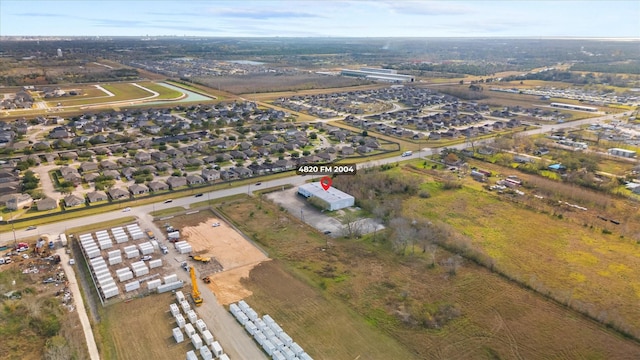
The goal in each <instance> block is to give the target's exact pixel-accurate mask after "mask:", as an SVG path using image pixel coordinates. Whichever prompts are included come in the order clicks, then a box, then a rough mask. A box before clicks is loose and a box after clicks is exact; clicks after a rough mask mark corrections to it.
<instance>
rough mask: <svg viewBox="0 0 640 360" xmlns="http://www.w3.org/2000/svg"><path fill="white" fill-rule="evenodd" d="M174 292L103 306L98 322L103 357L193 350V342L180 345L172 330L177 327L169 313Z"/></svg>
mask: <svg viewBox="0 0 640 360" xmlns="http://www.w3.org/2000/svg"><path fill="white" fill-rule="evenodd" d="M174 300H175V297H174V295H173V294H171V293H170V292H169V293H165V294H154V295H153V296H148V297H145V298H141V299H135V300H133V301H130V302H121V303H118V304H115V305H111V306H109V307H107V308H104V309H103V316H102V317H101V322H100V324H99V325H98V328H99V333H100V337H101V339H102V341H101V343H102V346H101V348H100V357H101V358H102V359H106V360H111V359H113V360H121V359H122V360H138V359H157V360H174V359H181V358H184V356H185V353H186V352H187V351H189V350H193V345H191V342H190V341H188V339H187V341H185V342H183V343H180V344H176V342H175V340H173V337H172V335H171V329H173V328H174V327H176V323H175V320H174V319H173V317H172V316H171V313H169V304H171V303H172V302H174Z"/></svg>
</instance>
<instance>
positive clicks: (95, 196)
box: [87, 190, 108, 204]
mask: <svg viewBox="0 0 640 360" xmlns="http://www.w3.org/2000/svg"><path fill="white" fill-rule="evenodd" d="M87 199H88V200H89V203H90V204H93V203H95V202H98V201H105V200H107V199H108V197H107V194H106V193H105V192H104V191H100V190H96V191H92V192H89V193H87Z"/></svg>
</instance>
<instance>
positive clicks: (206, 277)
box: [202, 276, 211, 284]
mask: <svg viewBox="0 0 640 360" xmlns="http://www.w3.org/2000/svg"><path fill="white" fill-rule="evenodd" d="M202 281H204V283H205V284H211V278H210V277H208V276H205V277H203V278H202Z"/></svg>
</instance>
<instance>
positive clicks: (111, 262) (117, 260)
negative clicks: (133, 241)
mask: <svg viewBox="0 0 640 360" xmlns="http://www.w3.org/2000/svg"><path fill="white" fill-rule="evenodd" d="M121 263H122V256H116V257H110V258H109V265H111V266H113V265H116V264H121Z"/></svg>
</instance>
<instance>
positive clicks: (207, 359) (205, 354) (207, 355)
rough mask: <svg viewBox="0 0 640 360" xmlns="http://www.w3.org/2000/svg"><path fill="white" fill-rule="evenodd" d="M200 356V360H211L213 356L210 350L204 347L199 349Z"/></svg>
mask: <svg viewBox="0 0 640 360" xmlns="http://www.w3.org/2000/svg"><path fill="white" fill-rule="evenodd" d="M200 356H202V359H204V360H211V359H213V354H212V353H211V350H209V348H208V347H206V346H203V347H201V348H200Z"/></svg>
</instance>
